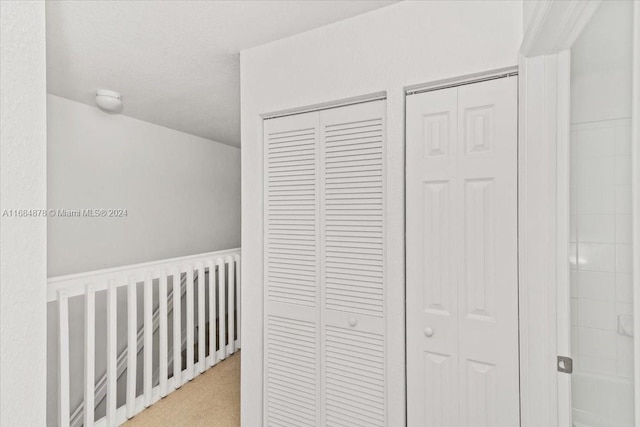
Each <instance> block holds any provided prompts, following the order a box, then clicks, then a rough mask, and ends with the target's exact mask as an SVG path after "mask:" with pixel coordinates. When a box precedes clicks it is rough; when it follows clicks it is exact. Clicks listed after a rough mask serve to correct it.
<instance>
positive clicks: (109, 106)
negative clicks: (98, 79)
mask: <svg viewBox="0 0 640 427" xmlns="http://www.w3.org/2000/svg"><path fill="white" fill-rule="evenodd" d="M96 104H98V107H100V109H101V110H102V111H106V112H107V113H120V112H121V111H122V100H121V99H120V94H119V93H118V92H114V91H112V90H107V89H98V90H97V91H96Z"/></svg>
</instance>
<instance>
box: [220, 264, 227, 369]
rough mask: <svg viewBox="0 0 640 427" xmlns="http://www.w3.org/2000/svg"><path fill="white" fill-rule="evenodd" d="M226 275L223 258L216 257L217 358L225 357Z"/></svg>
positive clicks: (222, 358)
mask: <svg viewBox="0 0 640 427" xmlns="http://www.w3.org/2000/svg"><path fill="white" fill-rule="evenodd" d="M226 277H227V269H226V268H225V265H224V260H223V259H222V258H218V322H219V325H220V326H219V328H218V337H219V340H220V350H219V351H220V355H219V357H218V358H219V360H224V359H225V358H226V357H227V340H226V332H227V327H226V323H227V322H226V316H227V307H226V297H225V283H226Z"/></svg>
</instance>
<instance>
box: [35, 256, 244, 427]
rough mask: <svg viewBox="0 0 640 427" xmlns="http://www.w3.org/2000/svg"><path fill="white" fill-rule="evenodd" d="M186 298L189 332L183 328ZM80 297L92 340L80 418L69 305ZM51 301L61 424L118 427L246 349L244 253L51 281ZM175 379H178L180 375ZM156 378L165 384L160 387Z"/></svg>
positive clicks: (87, 343)
mask: <svg viewBox="0 0 640 427" xmlns="http://www.w3.org/2000/svg"><path fill="white" fill-rule="evenodd" d="M169 279H170V280H169ZM169 282H170V283H171V289H169ZM138 283H143V325H142V327H141V328H140V329H139V328H138V321H137V320H138V315H137V297H138V292H137V287H138ZM120 287H126V289H127V317H128V319H127V322H126V323H127V345H126V348H125V350H124V351H121V352H120V354H118V352H117V323H118V322H119V321H123V320H124V319H118V300H117V298H116V292H117V289H118V288H120ZM156 287H157V289H158V295H159V298H158V305H157V307H154V304H153V294H154V288H156ZM195 289H197V294H196V293H195ZM98 292H106V298H107V334H106V359H107V369H106V373H105V375H104V376H103V378H100V380H99V381H98V382H97V384H96V382H95V374H94V370H95V356H96V354H95V352H96V346H95V344H94V343H95V331H96V328H95V326H96V311H95V299H96V293H98ZM174 295H180V298H173V296H174ZM196 295H197V298H196ZM183 296H184V299H185V309H186V313H185V314H186V316H185V317H186V327H183V325H182V323H181V318H182V316H181V311H182V300H183ZM73 297H83V298H84V303H85V304H84V307H85V309H84V331H85V340H84V399H83V402H82V404H81V405H80V406H79V407H77V408H76V409H75V410H74V411H73V412H72V411H71V410H70V386H69V384H70V366H69V352H70V342H69V340H70V336H69V299H70V298H73ZM48 300H49V301H50V302H53V301H55V302H57V306H58V326H59V330H58V343H59V361H58V364H59V366H58V425H59V426H60V427H68V426H74V427H76V426H79V425H84V426H85V427H92V426H117V425H120V424H122V423H123V422H124V421H126V420H127V419H129V418H131V417H133V416H134V415H136V414H137V413H139V412H140V411H142V410H143V409H144V408H146V407H148V406H150V405H152V404H153V403H155V402H157V401H158V400H159V399H161V398H162V397H164V396H166V395H167V394H169V393H171V392H172V391H173V390H175V389H177V388H179V387H180V386H181V385H182V384H184V383H186V382H188V381H190V380H191V379H193V378H194V377H196V376H198V375H199V374H201V373H202V372H204V371H205V370H207V369H209V368H210V367H212V366H214V365H215V364H217V363H218V362H219V361H221V360H224V359H225V358H226V357H227V355H229V354H232V353H234V352H235V351H236V350H237V349H239V348H240V249H233V250H228V251H219V252H210V253H205V254H199V255H193V256H187V257H181V258H174V259H169V260H163V261H156V262H150V263H143V264H135V265H130V266H125V267H118V268H111V269H106V270H98V271H93V272H88V273H80V274H73V275H68V276H60V277H55V278H51V279H49V280H48ZM195 307H197V315H196V310H195ZM170 315H171V318H172V320H173V333H172V343H169V333H168V321H169V317H170ZM207 324H208V325H209V329H208V331H207V328H206V325H207ZM155 333H157V334H158V343H157V344H156V345H155V346H154V342H153V336H154V334H155ZM196 333H197V336H196ZM207 344H208V345H207ZM195 348H197V355H198V358H197V363H196V361H195V354H194V352H195V351H196V350H195ZM207 348H208V351H207ZM183 349H185V350H186V355H185V356H186V357H185V359H186V369H182V365H183V363H182V358H183V355H182V353H183ZM139 352H142V353H143V355H142V360H143V365H142V366H143V372H142V375H141V376H142V394H141V395H140V396H138V395H137V392H136V388H137V387H136V386H137V378H138V376H137V373H136V369H137V364H138V353H139ZM154 353H157V354H159V356H158V357H159V365H158V368H157V369H156V372H153V355H154ZM171 367H172V368H173V369H172V373H171V376H170V375H169V368H171ZM125 371H126V374H127V377H126V378H127V384H126V403H125V404H124V405H122V406H121V407H118V405H117V382H118V378H119V377H121V376H122V375H123V374H124V373H125ZM173 372H177V373H178V375H173ZM154 378H157V379H158V384H157V385H156V386H155V387H154V386H153V381H154ZM105 396H106V415H105V416H104V417H102V418H101V419H99V420H95V408H96V406H97V405H98V404H99V403H100V402H101V401H102V400H103V399H104V398H105Z"/></svg>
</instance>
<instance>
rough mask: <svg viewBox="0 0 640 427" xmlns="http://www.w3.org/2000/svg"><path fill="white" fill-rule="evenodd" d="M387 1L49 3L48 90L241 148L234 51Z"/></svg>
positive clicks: (329, 21) (386, 3) (363, 10)
mask: <svg viewBox="0 0 640 427" xmlns="http://www.w3.org/2000/svg"><path fill="white" fill-rule="evenodd" d="M390 3H394V1H346V0H345V1H310V0H307V1H291V0H288V1H287V0H285V1H133V0H129V1H76V0H72V1H48V2H47V85H48V88H47V91H48V92H49V93H51V94H54V95H58V96H61V97H64V98H68V99H71V100H74V101H79V102H82V103H85V104H89V105H95V90H96V89H99V88H104V89H111V90H115V91H118V92H120V93H121V94H122V100H123V105H124V110H123V114H125V115H128V116H131V117H135V118H137V119H140V120H145V121H148V122H151V123H155V124H158V125H162V126H166V127H169V128H172V129H176V130H180V131H183V132H187V133H190V134H193V135H198V136H202V137H205V138H209V139H212V140H214V141H219V142H222V143H225V144H229V145H234V146H240V59H239V51H240V50H242V49H246V48H249V47H252V46H257V45H261V44H264V43H268V42H270V41H273V40H277V39H280V38H284V37H288V36H291V35H293V34H297V33H301V32H304V31H307V30H310V29H313V28H316V27H320V26H323V25H326V24H329V23H332V22H336V21H340V20H343V19H346V18H349V17H351V16H355V15H358V14H361V13H365V12H368V11H370V10H373V9H377V8H380V7H383V6H386V5H388V4H390Z"/></svg>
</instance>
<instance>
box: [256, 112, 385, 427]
mask: <svg viewBox="0 0 640 427" xmlns="http://www.w3.org/2000/svg"><path fill="white" fill-rule="evenodd" d="M264 144H265V170H266V171H267V177H266V184H265V284H266V285H265V286H266V289H265V335H264V348H265V362H264V379H265V382H264V384H265V390H264V408H265V425H268V426H286V427H289V426H354V427H357V426H362V427H377V426H380V427H382V426H386V425H387V422H386V411H387V408H386V401H385V397H386V383H387V378H386V375H387V372H386V369H385V365H386V360H385V342H386V340H385V321H386V310H385V301H384V295H385V290H386V289H385V281H384V273H385V271H384V238H385V236H384V198H385V197H384V176H385V175H384V147H385V102H384V101H372V102H367V103H362V104H356V105H350V106H345V107H340V108H335V109H329V110H322V111H317V112H312V113H306V114H300V115H292V116H286V117H281V118H275V119H270V120H266V121H265V127H264Z"/></svg>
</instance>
